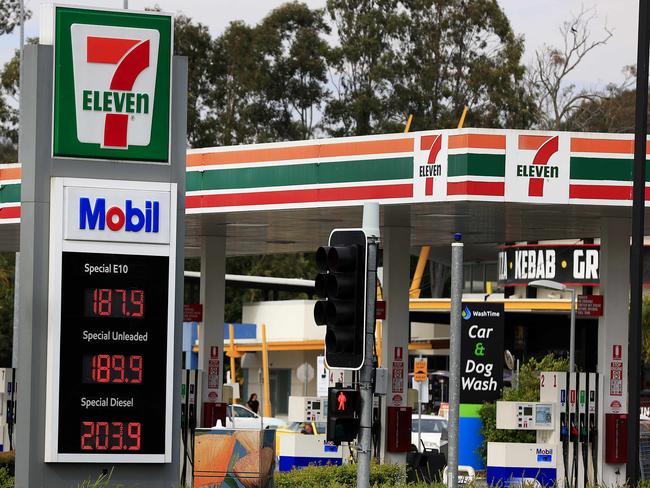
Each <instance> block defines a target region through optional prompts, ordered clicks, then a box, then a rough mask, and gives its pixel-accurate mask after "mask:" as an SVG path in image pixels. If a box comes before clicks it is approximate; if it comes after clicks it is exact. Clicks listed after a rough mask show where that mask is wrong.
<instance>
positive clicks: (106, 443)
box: [81, 421, 142, 451]
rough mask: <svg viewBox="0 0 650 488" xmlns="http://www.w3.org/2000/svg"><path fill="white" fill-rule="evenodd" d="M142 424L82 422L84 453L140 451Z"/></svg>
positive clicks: (82, 447)
mask: <svg viewBox="0 0 650 488" xmlns="http://www.w3.org/2000/svg"><path fill="white" fill-rule="evenodd" d="M141 433H142V424H140V422H102V421H97V422H91V421H82V422H81V449H82V450H84V451H139V450H140V444H141V442H140V440H141V438H140V436H141Z"/></svg>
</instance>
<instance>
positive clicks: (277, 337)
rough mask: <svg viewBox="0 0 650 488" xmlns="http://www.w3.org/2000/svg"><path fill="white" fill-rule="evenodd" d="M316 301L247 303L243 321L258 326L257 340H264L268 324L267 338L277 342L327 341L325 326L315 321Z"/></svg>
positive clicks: (243, 312) (244, 308)
mask: <svg viewBox="0 0 650 488" xmlns="http://www.w3.org/2000/svg"><path fill="white" fill-rule="evenodd" d="M314 303H315V300H281V301H275V302H257V303H250V304H246V305H244V307H243V311H242V322H244V323H247V324H257V337H258V338H261V337H262V332H261V326H262V324H266V339H267V340H268V341H269V342H277V341H304V340H317V339H321V340H324V339H325V327H319V326H318V325H316V322H314Z"/></svg>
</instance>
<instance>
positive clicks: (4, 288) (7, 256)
mask: <svg viewBox="0 0 650 488" xmlns="http://www.w3.org/2000/svg"><path fill="white" fill-rule="evenodd" d="M15 260H16V255H15V254H14V253H12V252H2V253H0V367H2V368H4V367H11V347H12V339H13V327H14V323H13V320H14V319H13V317H14V272H15ZM1 464H2V459H0V465H1Z"/></svg>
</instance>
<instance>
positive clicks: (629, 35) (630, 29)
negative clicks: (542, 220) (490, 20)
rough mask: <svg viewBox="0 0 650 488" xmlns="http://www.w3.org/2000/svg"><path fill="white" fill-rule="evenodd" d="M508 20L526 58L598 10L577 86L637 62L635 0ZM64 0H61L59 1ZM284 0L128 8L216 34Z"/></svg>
mask: <svg viewBox="0 0 650 488" xmlns="http://www.w3.org/2000/svg"><path fill="white" fill-rule="evenodd" d="M303 1H305V3H307V4H308V5H309V6H310V7H313V8H317V7H323V6H324V5H325V1H326V0H303ZM498 1H499V4H500V5H501V7H502V8H503V10H504V11H505V13H506V15H507V16H508V18H509V19H510V22H511V24H512V27H513V30H514V31H515V33H516V34H518V35H523V36H524V38H525V42H526V53H525V55H524V63H525V64H528V63H530V61H531V60H532V59H533V55H534V52H535V50H536V49H538V48H539V47H540V46H541V45H542V44H544V43H547V44H551V45H554V44H558V43H559V42H560V41H561V36H560V33H559V26H560V25H561V23H562V22H563V21H565V20H568V19H570V18H571V16H572V15H573V14H575V13H577V12H579V11H580V9H581V7H582V6H584V8H586V9H595V12H596V14H597V17H596V19H595V20H594V22H593V23H592V31H593V36H594V38H596V37H598V36H600V35H602V34H603V33H604V30H603V26H604V25H606V26H607V28H608V29H609V30H610V31H612V32H613V37H612V38H611V39H610V40H609V42H608V43H607V44H606V45H605V46H601V47H599V48H598V50H597V51H595V52H594V54H593V55H592V56H590V57H589V58H587V59H586V60H585V61H584V62H583V63H582V65H581V66H580V67H579V69H577V70H576V71H575V72H574V74H573V75H572V77H571V79H570V81H571V82H573V83H575V84H576V85H578V86H586V87H597V86H602V85H605V84H607V83H609V82H620V81H621V80H622V78H623V76H622V74H621V70H622V68H623V66H625V65H629V64H635V63H636V44H637V43H636V37H637V26H638V1H637V0H582V1H581V0H498ZM25 2H26V5H27V8H29V9H30V10H32V12H33V16H32V18H31V19H30V20H29V21H27V22H26V24H25V27H26V37H32V36H37V35H38V29H39V24H38V19H39V10H40V6H41V4H43V3H52V2H51V1H45V2H44V1H40V0H25ZM64 2H65V0H60V1H59V2H57V3H59V4H62V3H64ZM65 3H67V2H65ZM69 3H70V4H74V5H89V6H101V7H110V8H121V7H122V5H123V0H72V1H70V2H69ZM282 3H284V0H183V1H178V0H128V5H129V8H130V9H133V10H143V9H144V8H145V7H148V6H152V5H156V4H157V5H159V6H160V7H161V9H162V10H164V11H168V12H178V11H182V12H183V13H184V14H185V15H188V16H189V17H192V18H193V19H195V20H197V21H200V22H202V23H203V24H205V25H207V26H208V27H209V28H210V31H211V33H212V34H213V35H218V34H219V33H221V32H222V31H223V30H224V28H225V27H226V25H228V23H229V22H231V21H233V20H243V21H244V22H246V23H249V24H254V23H256V22H258V21H259V20H261V19H262V18H263V17H264V16H265V15H266V14H268V13H269V12H270V11H271V10H272V9H273V8H275V7H277V6H279V5H281V4H282ZM18 39H19V37H18V33H17V31H16V32H15V33H14V34H11V35H5V36H2V37H0V63H5V62H6V61H7V60H8V59H9V58H10V57H11V55H12V53H13V51H14V49H16V48H17V47H18V43H19V40H18Z"/></svg>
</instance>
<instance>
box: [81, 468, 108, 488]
mask: <svg viewBox="0 0 650 488" xmlns="http://www.w3.org/2000/svg"><path fill="white" fill-rule="evenodd" d="M112 475H113V470H112V469H111V470H110V472H108V473H106V474H100V475H99V476H98V477H97V478H95V479H92V478H88V479H86V480H84V481H82V482H81V483H80V484H78V485H77V488H109V487H110V486H111V485H110V484H109V483H110V482H111V476H112Z"/></svg>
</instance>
